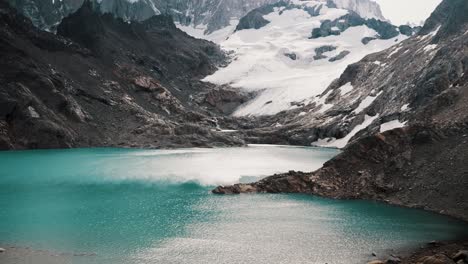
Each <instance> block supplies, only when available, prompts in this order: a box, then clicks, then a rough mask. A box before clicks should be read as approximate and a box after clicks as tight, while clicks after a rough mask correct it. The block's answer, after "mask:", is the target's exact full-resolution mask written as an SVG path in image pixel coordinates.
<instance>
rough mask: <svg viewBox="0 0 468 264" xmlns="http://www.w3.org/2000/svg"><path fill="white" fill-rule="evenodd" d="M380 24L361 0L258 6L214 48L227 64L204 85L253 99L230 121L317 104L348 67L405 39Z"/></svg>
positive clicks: (374, 9)
mask: <svg viewBox="0 0 468 264" xmlns="http://www.w3.org/2000/svg"><path fill="white" fill-rule="evenodd" d="M339 7H342V8H339ZM345 8H348V9H349V10H348V9H345ZM383 19H384V18H383V16H382V13H381V12H380V8H379V7H378V5H377V4H376V3H375V2H371V1H368V0H334V1H324V0H321V1H312V0H310V1H299V0H291V1H280V2H278V3H275V4H268V5H265V6H262V7H260V8H257V9H254V10H252V11H251V12H249V13H248V14H247V15H246V16H244V17H243V18H242V19H241V20H240V22H239V24H238V25H237V28H236V30H235V31H234V33H233V34H231V35H230V36H229V37H228V38H227V39H226V40H223V41H221V42H219V44H220V45H221V46H222V47H223V48H224V49H225V50H231V51H234V52H233V54H234V55H233V60H232V62H231V63H230V64H229V65H228V66H227V67H225V68H220V69H219V70H218V71H217V72H215V73H214V74H213V75H211V76H208V77H206V78H205V79H204V81H207V82H212V83H215V84H219V85H222V84H229V85H231V86H233V87H237V88H241V89H245V90H247V91H250V92H256V93H257V96H256V97H255V98H254V99H252V100H251V101H249V102H247V103H246V104H244V105H242V106H241V107H240V108H238V109H237V110H236V111H235V113H234V115H236V116H244V115H273V114H276V113H278V112H280V111H283V110H288V109H293V108H297V107H298V106H302V105H307V104H309V103H314V102H316V103H318V101H319V100H320V99H319V98H318V97H317V96H319V95H320V94H322V92H323V91H324V90H325V89H326V88H327V87H328V86H329V85H330V83H331V82H332V81H333V80H335V79H337V78H338V77H339V76H340V74H341V73H343V71H344V70H345V69H346V67H347V66H348V65H349V64H352V63H355V62H357V61H359V60H361V59H362V58H363V57H365V56H366V55H368V54H370V53H374V52H378V51H381V50H384V49H386V48H389V47H390V46H392V45H395V44H397V43H399V42H400V41H402V40H404V39H406V38H407V37H408V36H407V35H411V32H410V33H408V32H407V31H404V30H402V28H398V27H396V26H393V25H391V24H389V23H388V22H387V21H383ZM401 32H404V33H405V34H406V35H404V34H402V33H401Z"/></svg>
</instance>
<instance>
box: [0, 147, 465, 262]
mask: <svg viewBox="0 0 468 264" xmlns="http://www.w3.org/2000/svg"><path fill="white" fill-rule="evenodd" d="M336 154H337V152H336V151H335V150H330V149H320V148H297V147H281V146H250V147H245V148H228V149H183V150H127V149H76V150H48V151H18V152H0V244H9V245H16V246H23V247H25V246H29V247H32V248H35V249H45V250H50V251H53V252H63V253H70V254H69V255H70V262H69V263H84V264H88V263H100V264H101V263H112V264H124V263H125V264H127V263H129V264H133V263H143V264H145V263H330V264H332V263H336V264H353V263H363V262H365V261H366V260H369V259H370V253H371V252H377V253H378V254H383V253H384V252H388V250H391V249H398V248H402V247H412V246H418V245H419V244H420V243H424V242H427V241H430V240H434V239H435V240H442V239H454V238H456V236H457V235H462V234H463V232H465V231H466V230H468V228H467V226H466V225H464V224H463V223H460V222H458V221H455V220H453V219H450V218H446V217H442V216H439V215H434V214H431V213H428V212H423V211H420V210H411V209H403V208H397V207H391V206H387V205H383V204H378V203H373V202H365V201H334V200H329V199H323V198H318V197H311V196H305V195H284V194H282V195H239V196H217V195H212V194H210V190H211V189H212V188H213V187H214V186H216V185H218V184H232V183H236V182H239V181H243V182H249V181H255V180H257V179H259V178H261V177H264V176H268V175H271V174H273V173H277V172H285V171H288V170H292V169H294V170H302V171H311V170H315V169H317V168H319V167H320V166H321V165H322V164H323V163H324V162H325V161H327V160H328V159H330V158H331V157H333V156H334V155H336ZM72 253H86V254H89V253H95V255H93V256H73V254H72ZM78 255H80V254H78Z"/></svg>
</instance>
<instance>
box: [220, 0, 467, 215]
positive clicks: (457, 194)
mask: <svg viewBox="0 0 468 264" xmlns="http://www.w3.org/2000/svg"><path fill="white" fill-rule="evenodd" d="M467 13H468V2H467V1H465V0H444V1H443V2H442V4H441V5H440V6H439V7H438V8H437V10H436V11H435V12H434V13H433V14H432V16H431V18H430V19H429V20H428V21H427V23H426V25H425V26H424V28H423V30H422V31H421V33H420V34H419V35H417V36H414V37H411V38H410V39H408V40H406V41H404V42H402V43H400V44H399V45H397V46H395V47H392V48H390V49H388V50H385V51H383V52H380V53H376V54H372V55H369V56H367V57H366V58H365V59H363V60H362V61H360V62H358V63H356V64H353V65H350V66H349V67H348V68H347V69H346V71H345V72H344V73H343V74H342V76H341V77H340V78H339V79H338V80H337V81H335V82H334V83H333V84H332V85H331V86H330V87H329V88H328V89H327V90H326V91H325V92H324V93H322V95H321V96H320V98H323V103H322V104H321V105H320V104H312V105H310V106H309V107H305V108H304V109H301V110H298V111H304V113H305V114H304V115H301V116H300V117H299V115H297V119H296V120H295V121H293V122H299V121H298V120H299V119H302V121H301V125H303V124H304V123H305V122H310V124H311V128H310V129H309V130H308V132H307V130H297V131H296V132H294V131H292V132H291V133H298V134H300V133H304V134H306V133H310V138H309V139H310V140H311V141H313V140H317V138H318V137H319V136H322V137H337V138H340V139H337V140H336V139H331V140H329V139H326V140H320V141H318V142H320V143H321V144H323V145H339V146H342V143H343V141H344V140H349V139H350V138H351V137H350V136H349V135H350V134H351V135H354V134H356V135H358V137H355V138H356V139H357V140H356V141H355V142H354V143H352V144H350V145H348V147H346V148H345V149H344V151H343V152H342V153H341V154H340V155H338V156H337V157H336V158H334V159H332V160H331V161H329V162H327V163H326V164H325V165H324V167H323V168H321V169H319V170H318V171H315V172H313V173H300V172H289V173H287V174H282V175H275V176H272V177H269V178H266V179H264V180H262V181H260V182H258V183H254V184H240V185H236V186H230V187H218V188H217V189H216V190H215V191H214V192H216V193H240V192H275V193H276V192H299V193H311V194H318V195H324V196H329V197H335V198H352V199H354V198H360V199H361V198H363V199H375V200H381V201H386V202H389V203H392V204H399V205H405V206H412V207H421V208H425V209H428V210H433V211H437V212H440V213H444V214H449V215H452V216H457V217H460V218H463V219H465V220H467V219H468V193H467V192H466V189H467V187H468V163H467V162H466V161H467V160H468V82H467V81H468V77H467V76H468V75H467V71H468V46H467V45H466V43H467V41H468V17H467V16H466V14H467ZM323 108H325V109H326V111H322V112H319V110H320V109H323ZM289 114H290V113H288V115H289ZM297 114H299V112H297ZM342 120H345V122H347V124H349V126H348V127H346V126H335V129H332V128H330V127H333V123H340V122H342ZM353 124H354V125H356V124H358V126H355V127H354V128H352V127H353ZM359 124H360V125H359ZM292 126H293V125H291V127H289V128H290V129H291V128H292ZM327 126H328V127H329V128H327ZM341 127H343V128H341ZM356 127H357V128H356ZM366 127H367V130H365V131H361V132H360V133H357V132H355V131H357V130H359V129H362V128H366ZM286 131H289V130H286V129H285V130H284V131H283V132H285V133H286ZM345 131H346V132H348V133H346V132H345ZM349 131H351V132H349ZM340 133H341V134H340ZM346 134H347V135H348V136H346V137H343V135H346Z"/></svg>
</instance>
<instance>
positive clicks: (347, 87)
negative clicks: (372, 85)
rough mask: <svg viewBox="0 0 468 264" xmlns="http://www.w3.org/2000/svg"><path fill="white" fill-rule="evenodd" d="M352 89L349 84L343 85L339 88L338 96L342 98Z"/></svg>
mask: <svg viewBox="0 0 468 264" xmlns="http://www.w3.org/2000/svg"><path fill="white" fill-rule="evenodd" d="M353 89H354V87H353V86H352V85H351V83H350V82H348V83H346V84H345V85H343V86H341V87H340V95H341V96H343V95H345V94H347V93H349V92H351V91H352V90H353Z"/></svg>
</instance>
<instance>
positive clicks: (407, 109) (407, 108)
mask: <svg viewBox="0 0 468 264" xmlns="http://www.w3.org/2000/svg"><path fill="white" fill-rule="evenodd" d="M409 110H410V108H409V104H405V105H403V106H402V107H401V111H409Z"/></svg>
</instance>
